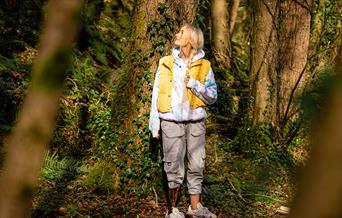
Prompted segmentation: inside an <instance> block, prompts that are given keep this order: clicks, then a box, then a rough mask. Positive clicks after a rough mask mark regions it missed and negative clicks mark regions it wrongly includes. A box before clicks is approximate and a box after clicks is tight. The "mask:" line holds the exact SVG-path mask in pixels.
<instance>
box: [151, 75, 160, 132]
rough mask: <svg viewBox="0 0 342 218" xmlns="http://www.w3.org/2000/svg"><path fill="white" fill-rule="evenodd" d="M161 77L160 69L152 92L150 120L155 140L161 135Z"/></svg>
mask: <svg viewBox="0 0 342 218" xmlns="http://www.w3.org/2000/svg"><path fill="white" fill-rule="evenodd" d="M159 77H160V72H159V69H158V70H157V73H156V76H155V79H154V85H153V91H152V104H151V111H150V120H149V129H150V131H151V132H152V136H153V137H154V138H155V137H157V136H158V134H159V129H160V119H159V113H158V107H157V104H158V92H159Z"/></svg>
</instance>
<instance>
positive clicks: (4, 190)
mask: <svg viewBox="0 0 342 218" xmlns="http://www.w3.org/2000/svg"><path fill="white" fill-rule="evenodd" d="M80 4H81V1H79V0H54V1H51V2H50V5H49V8H48V16H47V20H46V23H45V30H44V32H43V35H42V38H41V50H40V53H39V58H38V60H37V63H36V64H35V66H34V68H33V72H32V82H31V85H30V88H29V91H28V95H27V97H26V98H25V100H24V104H23V108H22V110H21V112H20V115H19V120H18V123H17V124H16V125H15V127H14V130H13V132H12V134H11V135H10V136H9V139H8V141H7V143H6V146H7V147H6V148H7V155H6V157H5V162H4V168H3V169H4V171H3V173H2V178H1V183H0V193H1V195H0V217H29V211H30V208H31V200H32V196H33V193H34V190H35V187H36V183H37V178H38V176H39V171H40V168H41V165H42V162H43V157H44V153H45V150H46V147H47V144H48V143H49V141H50V139H51V137H52V134H53V129H54V125H55V120H56V114H57V109H58V102H59V101H58V100H59V95H60V94H61V88H62V84H63V81H64V79H65V76H66V71H67V68H68V67H69V56H70V53H71V45H72V43H73V41H74V38H75V36H76V32H77V31H76V30H77V24H76V20H75V19H76V18H77V17H78V16H77V15H78V12H79V9H80Z"/></svg>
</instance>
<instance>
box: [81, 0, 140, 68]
mask: <svg viewBox="0 0 342 218" xmlns="http://www.w3.org/2000/svg"><path fill="white" fill-rule="evenodd" d="M133 2H134V1H118V0H115V1H110V2H109V1H102V0H91V1H87V2H86V4H84V7H83V10H82V23H81V31H80V36H81V37H80V40H79V44H78V47H79V49H80V50H81V51H85V50H88V52H89V53H90V54H91V55H92V56H93V57H94V59H95V60H96V61H97V62H99V63H100V64H103V65H113V64H117V63H120V62H121V59H122V52H123V50H124V49H125V47H126V46H125V45H124V44H125V43H127V42H126V38H127V35H128V34H129V33H130V22H131V20H130V17H131V11H132V9H133V8H132V4H133Z"/></svg>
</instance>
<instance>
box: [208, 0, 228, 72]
mask: <svg viewBox="0 0 342 218" xmlns="http://www.w3.org/2000/svg"><path fill="white" fill-rule="evenodd" d="M211 17H212V40H213V53H214V57H215V60H216V62H217V65H218V67H219V68H221V69H226V70H230V53H229V52H230V36H229V28H228V6H227V0H212V1H211Z"/></svg>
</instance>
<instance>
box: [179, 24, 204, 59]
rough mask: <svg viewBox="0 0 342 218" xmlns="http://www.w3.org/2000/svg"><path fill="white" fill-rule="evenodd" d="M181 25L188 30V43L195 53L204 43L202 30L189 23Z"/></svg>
mask: <svg viewBox="0 0 342 218" xmlns="http://www.w3.org/2000/svg"><path fill="white" fill-rule="evenodd" d="M182 27H185V28H186V29H187V30H189V32H190V40H191V42H190V44H191V46H192V48H193V50H194V52H195V53H197V52H198V51H199V50H201V49H202V48H203V45H204V37H203V32H202V30H201V29H200V28H198V27H196V26H194V25H191V24H189V23H186V24H184V25H183V26H182Z"/></svg>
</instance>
